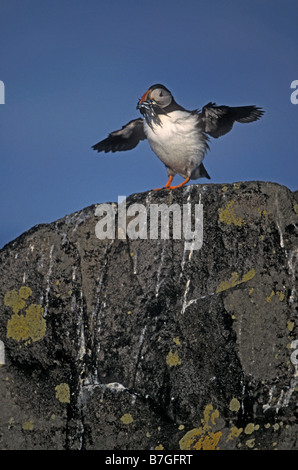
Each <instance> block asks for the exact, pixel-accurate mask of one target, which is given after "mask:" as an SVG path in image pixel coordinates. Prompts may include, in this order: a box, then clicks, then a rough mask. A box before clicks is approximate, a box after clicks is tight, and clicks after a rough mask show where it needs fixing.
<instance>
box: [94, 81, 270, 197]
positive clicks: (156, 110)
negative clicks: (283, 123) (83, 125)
mask: <svg viewBox="0 0 298 470" xmlns="http://www.w3.org/2000/svg"><path fill="white" fill-rule="evenodd" d="M137 109H139V111H140V112H141V114H142V116H143V118H139V119H134V120H132V121H130V122H129V123H128V124H126V125H125V126H123V127H122V129H120V130H117V131H114V132H111V133H110V134H109V136H108V137H107V138H106V139H104V140H102V141H101V142H98V143H97V144H95V145H93V147H92V148H93V149H94V150H97V151H98V152H102V151H104V152H117V151H123V150H131V149H133V148H135V147H136V146H137V145H138V143H139V142H140V141H141V140H144V139H147V140H148V142H149V145H150V147H151V149H152V150H153V152H154V153H155V154H156V155H157V156H158V158H159V159H160V160H161V161H162V162H163V163H164V165H165V166H166V169H167V173H168V177H169V179H168V182H167V183H166V185H165V188H168V189H175V188H178V187H180V186H183V185H184V184H186V183H188V181H189V180H190V179H194V180H195V179H198V178H202V177H205V178H208V179H210V176H209V175H208V173H207V171H206V169H205V167H204V165H203V163H202V162H203V159H204V157H205V154H206V152H207V150H208V149H209V146H208V141H209V136H211V137H214V138H218V137H220V136H222V135H224V134H227V133H228V132H229V131H230V130H231V129H232V127H233V125H234V123H235V122H240V123H249V122H253V121H256V120H258V119H260V118H261V117H262V115H263V114H264V111H263V110H262V109H261V108H259V107H257V106H239V107H230V106H217V105H216V103H211V102H210V103H208V104H206V105H205V106H204V107H203V108H202V110H194V111H188V110H186V109H185V108H183V107H182V106H180V105H179V104H178V103H176V101H175V99H174V98H173V95H172V93H171V92H170V91H169V90H168V89H167V88H166V87H165V86H163V85H160V84H157V85H153V86H152V87H150V88H149V90H148V91H146V93H145V94H144V95H143V96H142V98H141V99H140V100H139V101H138V104H137ZM177 174H179V175H180V176H182V177H183V178H184V181H183V182H182V183H181V184H179V185H178V186H171V183H172V180H173V177H174V176H175V175H177Z"/></svg>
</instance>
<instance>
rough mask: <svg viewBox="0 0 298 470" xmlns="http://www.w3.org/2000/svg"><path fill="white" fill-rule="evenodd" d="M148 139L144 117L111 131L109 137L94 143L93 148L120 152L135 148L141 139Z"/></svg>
mask: <svg viewBox="0 0 298 470" xmlns="http://www.w3.org/2000/svg"><path fill="white" fill-rule="evenodd" d="M144 139H146V134H145V132H144V127H143V119H142V118H139V119H133V120H132V121H129V123H127V124H126V125H125V126H123V127H122V129H119V130H118V131H114V132H111V133H110V134H109V135H108V137H107V138H106V139H104V140H102V141H101V142H98V143H97V144H95V145H93V147H92V148H93V150H97V151H98V152H119V151H122V150H131V149H133V148H135V147H136V146H137V145H138V143H139V142H140V140H144Z"/></svg>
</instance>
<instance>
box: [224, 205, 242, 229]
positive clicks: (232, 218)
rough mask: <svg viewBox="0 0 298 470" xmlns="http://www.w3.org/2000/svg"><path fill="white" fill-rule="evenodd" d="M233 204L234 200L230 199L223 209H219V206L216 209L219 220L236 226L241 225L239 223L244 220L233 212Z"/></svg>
mask: <svg viewBox="0 0 298 470" xmlns="http://www.w3.org/2000/svg"><path fill="white" fill-rule="evenodd" d="M234 204H235V201H231V202H230V203H229V204H228V205H227V207H226V208H225V209H221V208H220V209H218V214H219V220H220V221H221V222H224V223H225V224H228V225H231V224H233V225H237V226H238V227H241V225H242V224H244V223H245V222H244V221H243V219H242V218H241V217H238V216H237V215H236V214H235V210H234V207H233V206H234Z"/></svg>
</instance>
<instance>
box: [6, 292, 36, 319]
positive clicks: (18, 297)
mask: <svg viewBox="0 0 298 470" xmlns="http://www.w3.org/2000/svg"><path fill="white" fill-rule="evenodd" d="M31 294H32V290H31V289H30V287H27V286H22V287H21V288H20V289H19V291H17V290H15V289H13V290H10V291H8V292H6V294H5V296H4V305H6V306H7V307H11V308H12V310H13V313H19V311H20V310H22V308H24V307H25V305H26V302H25V300H27V299H28V297H30V295H31Z"/></svg>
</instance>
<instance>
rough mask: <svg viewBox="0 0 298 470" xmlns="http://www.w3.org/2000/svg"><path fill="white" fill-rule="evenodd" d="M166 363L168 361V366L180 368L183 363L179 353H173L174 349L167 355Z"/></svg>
mask: <svg viewBox="0 0 298 470" xmlns="http://www.w3.org/2000/svg"><path fill="white" fill-rule="evenodd" d="M166 361H167V364H168V366H170V367H175V366H179V365H180V364H181V361H180V359H179V356H178V352H177V351H175V352H173V351H172V349H170V352H169V353H168V354H167V357H166Z"/></svg>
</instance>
